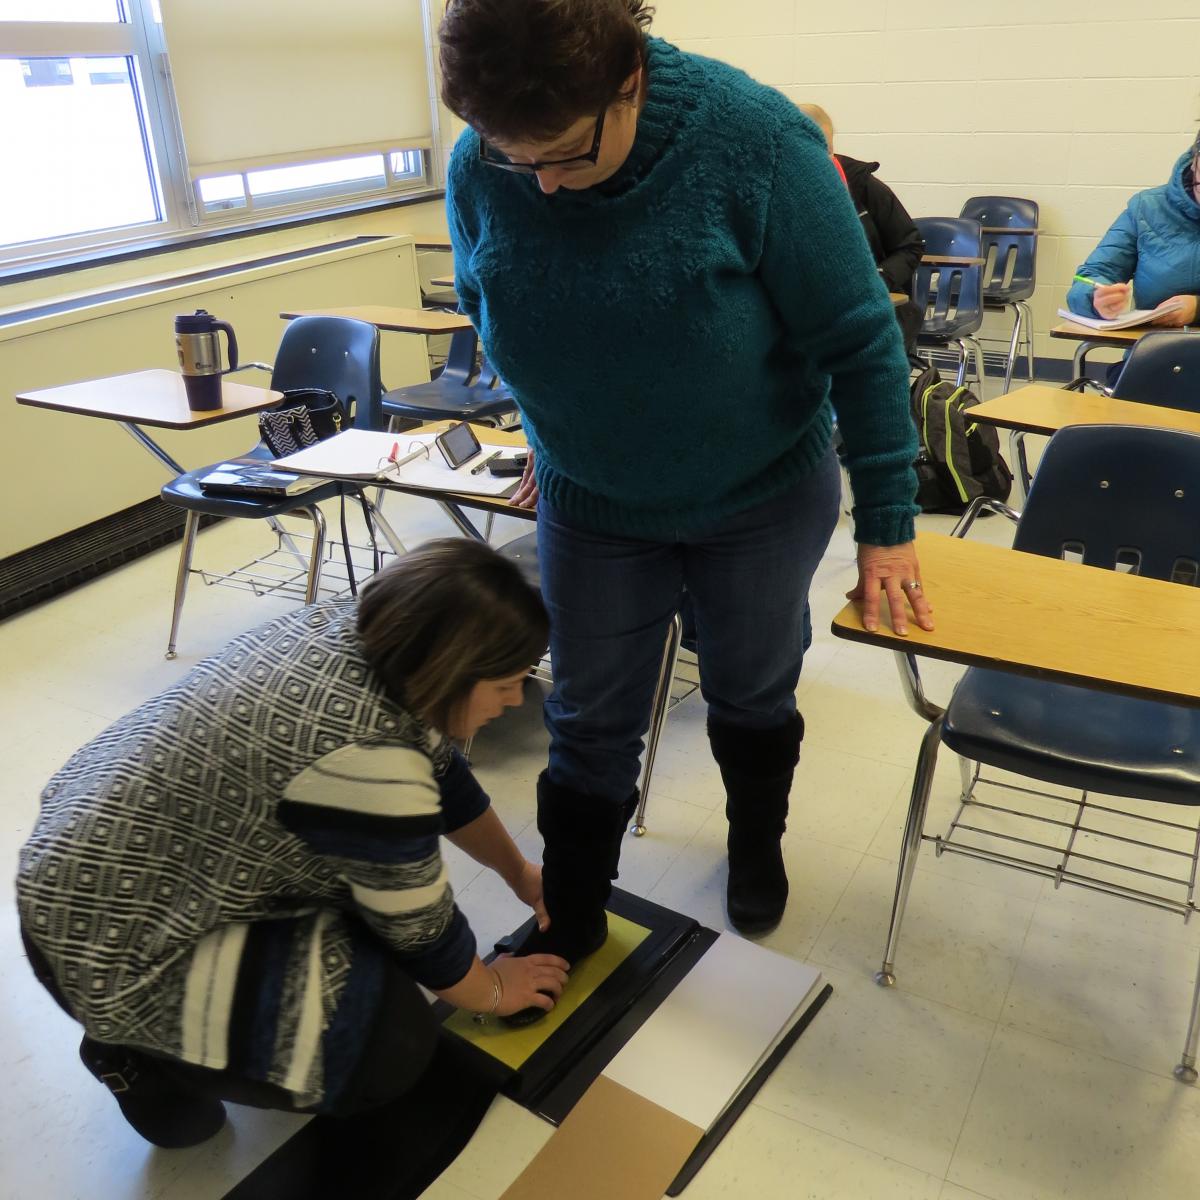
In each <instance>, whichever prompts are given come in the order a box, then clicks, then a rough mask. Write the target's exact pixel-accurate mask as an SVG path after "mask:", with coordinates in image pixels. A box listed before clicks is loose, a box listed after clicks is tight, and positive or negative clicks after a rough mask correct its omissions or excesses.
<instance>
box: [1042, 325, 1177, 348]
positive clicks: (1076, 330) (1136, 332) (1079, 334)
mask: <svg viewBox="0 0 1200 1200" xmlns="http://www.w3.org/2000/svg"><path fill="white" fill-rule="evenodd" d="M1152 328H1153V326H1151V325H1139V326H1138V327H1137V328H1136V329H1089V328H1088V327H1087V326H1086V325H1076V324H1075V322H1074V321H1063V322H1062V323H1061V324H1060V325H1055V326H1053V327H1052V328H1051V330H1050V336H1051V337H1052V338H1067V339H1068V340H1070V341H1074V342H1095V343H1096V344H1097V345H1103V346H1131V345H1132V344H1133V343H1134V342H1136V341H1137V340H1138V338H1140V337H1141V336H1142V335H1143V334H1145V333H1149V332H1150V330H1151V329H1152Z"/></svg>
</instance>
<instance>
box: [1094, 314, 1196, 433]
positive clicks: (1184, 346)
mask: <svg viewBox="0 0 1200 1200" xmlns="http://www.w3.org/2000/svg"><path fill="white" fill-rule="evenodd" d="M1112 394H1113V395H1114V396H1115V397H1116V398H1117V399H1118V400H1137V401H1139V402H1140V403H1142V404H1158V405H1161V406H1162V407H1163V408H1184V409H1187V411H1188V412H1200V334H1198V333H1188V332H1186V331H1185V330H1182V329H1161V330H1157V331H1155V332H1154V333H1146V334H1143V335H1142V336H1141V337H1140V338H1138V340H1137V341H1136V342H1134V344H1133V349H1132V350H1131V351H1130V352H1129V357H1128V358H1127V359H1126V360H1125V365H1124V366H1123V367H1122V368H1121V374H1120V375H1118V376H1117V382H1116V383H1115V384H1113V391H1112Z"/></svg>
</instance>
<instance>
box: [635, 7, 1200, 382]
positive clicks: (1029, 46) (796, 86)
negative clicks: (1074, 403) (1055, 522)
mask: <svg viewBox="0 0 1200 1200" xmlns="http://www.w3.org/2000/svg"><path fill="white" fill-rule="evenodd" d="M656 8H657V16H656V17H655V21H654V26H653V30H652V31H653V32H654V33H657V34H659V35H661V36H662V37H665V38H667V39H668V40H670V41H673V42H675V43H676V44H677V45H679V46H681V47H682V48H684V49H686V50H692V51H695V52H696V53H698V54H706V55H709V56H711V57H713V58H721V59H725V60H726V61H727V62H731V63H733V64H735V65H736V66H739V67H742V68H743V69H744V70H746V71H748V72H749V73H750V74H751V75H753V76H754V77H755V78H757V79H760V80H762V82H764V83H769V84H772V85H774V86H776V87H778V88H779V89H780V90H781V91H783V92H784V93H785V94H786V95H788V96H789V97H791V98H792V99H793V100H795V101H797V102H800V101H812V102H815V103H817V104H821V105H823V106H824V107H825V108H826V109H828V110H829V112H830V114H831V115H832V117H833V119H834V123H835V125H836V126H837V129H838V135H837V148H838V149H839V150H841V151H842V152H844V153H846V154H850V155H853V156H854V157H856V158H866V159H877V160H878V161H879V162H880V163H882V167H881V169H880V172H879V175H880V178H882V179H883V180H884V181H885V182H887V183H888V184H889V185H891V186H892V188H893V189H894V190H895V191H896V193H897V194H898V195H899V196H900V198H901V200H903V202H904V204H905V206H906V207H907V208H908V209H909V211H910V212H911V213H912V215H913V216H956V215H957V214H958V212H959V210H960V208H961V206H962V202H963V201H964V200H965V199H967V197H968V196H973V195H980V194H985V195H1010V196H1028V197H1029V198H1031V199H1034V200H1036V201H1037V202H1038V203H1039V204H1040V205H1041V213H1042V216H1041V224H1042V229H1043V230H1044V234H1043V236H1042V238H1041V239H1040V247H1039V261H1038V280H1039V287H1038V291H1037V294H1036V296H1035V298H1034V304H1033V308H1034V319H1035V327H1036V329H1037V330H1038V331H1039V332H1038V336H1037V339H1036V350H1037V353H1038V354H1039V355H1046V356H1054V357H1067V358H1069V357H1070V352H1069V351H1070V346H1069V343H1063V342H1052V341H1050V340H1049V339H1048V338H1047V337H1046V330H1047V329H1048V328H1049V326H1050V325H1051V324H1053V322H1054V319H1055V318H1054V313H1055V310H1056V309H1057V308H1058V307H1059V305H1060V304H1062V303H1063V298H1064V295H1065V293H1066V289H1067V287H1068V286H1069V284H1070V281H1071V276H1072V274H1073V273H1074V270H1075V268H1076V266H1077V265H1078V264H1079V263H1080V262H1081V261H1082V260H1083V259H1084V258H1085V257H1086V255H1087V253H1088V251H1089V250H1090V249H1091V248H1092V246H1094V245H1095V243H1096V241H1097V240H1098V239H1099V237H1100V235H1101V234H1103V232H1104V231H1105V230H1106V229H1107V228H1108V226H1109V224H1111V222H1112V220H1113V219H1114V218H1115V217H1116V215H1117V214H1118V213H1119V212H1120V210H1121V208H1122V207H1123V206H1124V204H1125V202H1126V200H1127V199H1128V198H1129V196H1130V195H1131V194H1132V193H1133V192H1135V191H1138V190H1139V189H1141V188H1145V187H1152V186H1155V185H1157V184H1159V183H1163V182H1165V180H1166V178H1167V175H1168V171H1169V169H1170V165H1171V164H1172V163H1173V162H1174V160H1175V158H1176V157H1177V156H1178V155H1179V154H1180V153H1182V152H1183V150H1184V149H1185V148H1186V147H1187V146H1188V144H1189V143H1190V142H1191V139H1192V138H1193V137H1194V136H1195V132H1196V125H1195V122H1196V120H1197V118H1200V9H1198V8H1197V6H1196V2H1195V0H1145V2H1144V3H1141V4H1137V5H1131V4H1130V3H1129V2H1128V0H1088V2H1087V3H1068V2H1067V0H1005V2H1004V3H1002V4H1001V3H995V2H994V3H991V4H974V5H973V4H966V3H962V2H961V0H916V2H914V0H849V2H847V3H844V4H841V3H831V2H829V0H823V2H821V3H817V2H814V0H746V2H745V3H741V4H737V3H733V2H731V0H657V2H656ZM1133 15H1136V18H1137V19H1136V20H1134V19H1130V18H1131V16H1133ZM1064 347H1066V348H1064Z"/></svg>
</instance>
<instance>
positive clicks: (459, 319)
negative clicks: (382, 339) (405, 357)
mask: <svg viewBox="0 0 1200 1200" xmlns="http://www.w3.org/2000/svg"><path fill="white" fill-rule="evenodd" d="M279 315H280V316H281V317H282V318H283V319H284V320H285V321H291V320H293V319H294V318H296V317H349V318H350V319H351V320H354V321H366V322H367V324H368V325H374V326H375V328H376V329H383V330H387V331H389V332H391V333H426V334H430V333H457V332H458V331H459V330H460V329H470V328H471V322H470V321H469V320H468V319H467V318H466V317H463V316H459V314H458V313H448V312H439V311H438V310H436V309H431V308H393V307H392V306H391V305H387V304H356V305H351V306H350V307H348V308H306V309H297V310H296V311H295V312H281V313H280V314H279Z"/></svg>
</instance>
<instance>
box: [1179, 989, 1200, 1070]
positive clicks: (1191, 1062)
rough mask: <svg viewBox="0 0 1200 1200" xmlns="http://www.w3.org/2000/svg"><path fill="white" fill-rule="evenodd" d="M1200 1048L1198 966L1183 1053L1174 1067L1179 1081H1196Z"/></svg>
mask: <svg viewBox="0 0 1200 1200" xmlns="http://www.w3.org/2000/svg"><path fill="white" fill-rule="evenodd" d="M1197 1049H1200V966H1197V968H1196V989H1195V991H1194V992H1193V993H1192V1016H1191V1020H1190V1021H1189V1022H1188V1031H1187V1037H1186V1038H1185V1039H1184V1043H1183V1054H1182V1055H1181V1056H1180V1059H1179V1066H1177V1067H1176V1068H1175V1078H1176V1079H1178V1080H1179V1082H1180V1083H1195V1082H1196V1052H1197Z"/></svg>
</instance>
